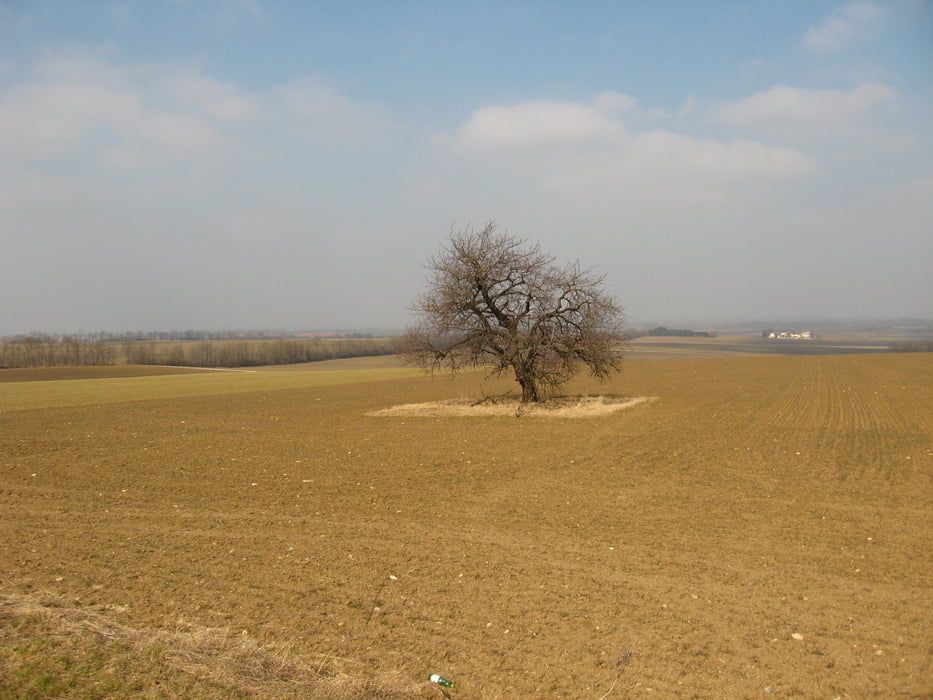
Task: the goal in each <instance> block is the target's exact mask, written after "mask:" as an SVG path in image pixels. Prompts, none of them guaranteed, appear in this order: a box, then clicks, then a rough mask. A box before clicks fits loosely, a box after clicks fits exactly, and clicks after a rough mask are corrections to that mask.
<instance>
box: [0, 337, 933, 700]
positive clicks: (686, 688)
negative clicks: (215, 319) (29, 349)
mask: <svg viewBox="0 0 933 700" xmlns="http://www.w3.org/2000/svg"><path fill="white" fill-rule="evenodd" d="M639 356H642V355H639V353H638V352H633V353H632V357H636V358H637V357H639ZM311 367H312V368H310V369H309V368H301V367H294V368H288V369H263V370H261V371H257V372H196V371H190V370H189V371H186V372H184V373H174V374H151V373H152V371H153V370H152V368H147V369H146V370H144V371H140V372H139V375H140V376H132V375H133V374H134V372H133V370H132V369H131V368H125V367H124V368H121V369H120V373H119V374H108V373H107V370H108V368H96V370H97V371H96V374H95V375H94V376H83V377H81V378H71V379H66V377H69V376H74V375H69V374H68V372H69V371H71V370H68V369H62V370H43V371H42V372H38V373H37V374H34V375H30V376H29V377H27V378H25V379H24V378H23V377H22V375H20V380H19V381H4V377H5V376H6V377H10V376H12V375H5V374H4V373H3V372H0V542H2V543H3V544H2V549H0V602H2V603H3V605H2V606H0V678H3V677H4V676H5V677H6V679H7V680H6V681H4V680H0V696H5V694H8V695H10V696H12V697H19V696H23V697H42V696H43V692H42V691H43V689H45V691H46V692H45V693H44V694H45V695H49V694H53V693H52V690H50V688H51V689H54V688H57V687H59V686H60V685H61V683H62V681H61V680H60V679H58V680H56V677H55V672H54V670H53V669H50V668H49V667H48V666H43V667H42V668H41V671H31V670H30V669H31V668H33V667H35V661H34V659H33V656H34V655H35V654H37V653H39V652H37V651H36V649H41V650H42V652H41V653H43V654H46V655H51V656H52V657H54V655H55V654H56V653H58V654H59V655H60V656H67V654H66V651H65V650H67V649H69V648H70V647H69V644H70V642H68V641H67V640H66V639H65V638H64V637H63V636H62V635H61V634H60V632H55V631H50V630H49V629H47V628H46V627H43V626H42V625H43V624H45V623H42V622H41V621H37V620H38V618H30V617H28V616H23V615H20V616H17V615H14V614H13V613H12V612H10V611H12V610H13V608H14V607H16V606H15V605H14V603H17V601H19V603H22V601H32V602H33V603H35V602H37V601H39V602H41V601H43V600H45V601H52V603H49V604H50V605H52V606H53V607H55V606H57V607H60V608H67V610H68V611H69V614H70V615H72V616H77V615H85V616H88V615H93V616H95V617H94V618H93V619H94V620H97V623H96V624H98V625H99V626H104V625H112V626H113V627H112V629H127V630H146V631H148V634H149V635H150V637H149V638H151V639H156V638H157V637H158V639H159V640H161V641H160V642H159V644H161V645H162V646H164V645H165V644H166V642H165V639H166V637H164V635H166V634H169V633H172V632H173V631H176V632H177V631H178V630H180V629H183V630H222V631H223V632H222V634H223V635H225V636H224V638H225V639H230V638H233V639H237V640H249V642H250V643H251V644H254V645H255V649H257V650H263V649H264V650H267V651H269V653H271V654H272V655H273V657H274V658H277V659H284V657H285V655H286V652H287V656H288V657H289V659H295V660H304V662H305V663H306V665H307V666H309V667H311V668H313V669H315V670H318V671H327V672H328V673H332V674H333V673H337V674H338V675H340V674H348V675H349V676H356V677H369V678H376V679H380V680H379V682H380V683H381V684H382V685H380V686H379V687H380V688H382V691H379V692H383V693H384V694H382V695H380V694H379V692H377V691H375V690H372V689H371V690H370V691H366V692H362V691H361V694H359V695H358V696H357V697H385V698H389V697H405V696H410V697H441V695H440V691H439V689H438V688H436V687H433V686H431V685H430V684H429V683H427V682H426V679H427V676H428V675H429V674H430V673H440V674H442V675H444V676H446V677H448V678H450V679H452V680H454V681H455V682H456V683H457V686H456V687H455V688H453V689H451V690H450V691H449V693H450V696H451V697H454V698H519V697H521V698H552V697H553V698H558V697H568V698H592V699H593V700H597V699H600V698H613V697H618V698H647V697H654V698H673V697H686V698H690V697H696V698H708V697H716V698H745V697H748V698H753V697H801V698H826V699H827V700H830V699H832V698H870V697H878V698H893V697H906V698H910V697H914V698H920V697H931V693H933V663H931V662H933V586H931V573H930V572H931V571H933V361H931V356H930V355H929V354H927V353H918V354H864V355H856V354H852V355H832V356H792V357H791V356H754V357H697V358H693V357H681V358H675V359H663V360H652V361H648V360H638V359H635V360H632V361H627V362H626V365H625V371H624V373H623V375H622V376H621V377H619V378H618V379H616V380H613V382H611V383H609V384H607V385H600V384H596V383H593V382H591V381H589V380H586V379H580V380H578V381H576V382H574V383H572V384H571V385H570V386H569V387H568V389H569V391H570V392H572V393H605V394H607V395H614V396H618V397H633V398H634V397H649V396H650V397H657V398H656V399H654V400H652V401H645V402H643V403H639V404H637V405H633V406H632V407H631V408H628V409H626V410H625V411H622V412H619V413H614V414H611V415H607V416H603V417H595V418H586V419H576V418H554V419H535V420H531V419H528V418H515V417H511V416H505V417H503V416H495V417H457V418H439V417H417V416H415V417H412V416H394V417H391V416H390V417H374V416H370V415H367V414H369V413H371V412H374V411H378V410H381V409H385V408H389V407H392V406H397V405H400V404H408V403H419V402H428V401H438V400H443V399H453V398H472V397H475V398H480V397H481V396H482V395H483V394H484V393H486V394H495V393H501V392H504V391H507V390H509V389H511V388H512V384H511V383H510V382H507V381H484V380H483V379H482V376H481V375H479V374H477V373H464V374H461V375H459V376H458V377H457V378H456V379H454V380H449V379H446V378H433V379H432V378H430V377H424V376H422V375H420V374H418V373H416V372H414V371H412V370H409V369H403V368H399V367H395V366H392V364H391V360H390V358H380V359H378V360H374V359H370V358H361V359H360V360H345V361H339V362H335V363H331V364H327V363H322V364H321V365H318V366H311ZM113 369H116V368H113ZM43 372H44V373H43ZM144 372H145V373H147V374H146V376H142V375H143V374H144ZM30 625H33V627H30ZM107 629H111V628H107ZM30 630H33V632H34V634H36V635H46V637H45V638H43V640H42V643H41V644H38V643H27V642H26V641H25V640H26V638H27V636H28V634H29V633H30ZM114 634H115V633H114ZM159 634H162V635H163V636H162V637H159V636H158V635H159ZM108 639H109V638H108ZM155 644H156V643H155V642H152V645H153V646H154V645H155ZM160 648H161V647H160ZM251 648H252V647H251ZM56 650H63V651H61V652H58V651H56ZM121 650H122V651H121ZM144 652H145V654H148V656H145V655H144V657H143V658H147V659H152V658H153V656H152V655H153V654H155V652H153V651H152V650H151V649H149V650H148V651H145V650H143V651H139V652H138V654H144ZM82 653H84V654H85V656H86V655H87V653H89V652H86V651H85V652H82ZM95 653H97V654H98V656H96V657H94V658H95V659H98V661H96V662H95V663H96V664H97V665H95V663H90V662H87V660H86V659H85V656H81V658H82V659H84V661H82V663H85V665H86V666H88V665H89V667H90V668H91V669H92V672H90V675H91V676H93V678H90V679H88V678H84V679H80V678H79V679H77V680H74V679H72V681H71V682H72V683H75V684H77V685H76V686H75V687H77V688H78V689H83V690H84V692H83V694H84V695H87V696H90V695H92V694H91V693H90V691H88V688H90V687H92V685H93V683H94V682H95V678H96V679H97V680H98V681H99V680H100V679H101V678H107V679H108V682H110V681H111V680H112V678H111V676H114V675H115V676H116V678H117V680H115V681H113V682H115V683H117V685H116V686H114V687H115V688H116V690H113V691H111V692H108V693H105V694H103V695H100V697H105V696H106V697H115V696H120V693H121V692H124V691H125V694H124V695H123V696H125V697H131V696H143V697H169V696H171V694H172V692H171V690H165V688H169V689H171V688H175V689H176V690H177V689H178V688H183V687H186V688H187V691H186V692H187V693H188V694H190V695H192V696H197V697H217V698H220V697H233V696H235V695H237V693H239V696H242V697H251V696H260V697H261V696H266V697H288V696H289V695H291V696H292V697H311V694H310V693H308V692H307V691H305V690H302V689H301V687H299V685H297V684H292V685H289V684H287V683H286V684H284V685H282V684H279V685H275V686H273V685H272V684H271V683H272V681H270V682H269V683H270V684H268V685H266V686H263V684H262V683H259V684H258V685H257V684H256V683H254V684H253V686H249V687H247V686H248V684H246V685H243V684H240V685H239V686H237V688H239V690H238V691H237V693H234V692H232V691H231V687H232V686H230V685H227V686H224V685H223V682H221V681H218V680H217V676H216V673H215V674H214V675H213V676H212V675H211V672H210V671H209V670H206V669H205V668H204V667H199V666H197V665H196V664H195V665H192V664H190V663H189V664H188V665H187V666H185V668H186V669H187V670H185V671H178V670H177V668H176V666H178V665H177V664H176V666H172V668H173V669H175V670H171V669H169V670H167V671H166V673H170V674H171V673H174V674H175V675H174V676H172V678H174V680H172V681H166V680H165V678H164V677H162V676H158V675H154V676H152V677H149V676H142V675H139V674H137V670H138V669H142V668H147V665H146V664H144V663H141V662H139V661H134V660H133V659H134V658H136V657H135V656H134V654H136V653H137V652H133V651H132V650H130V651H127V649H125V648H124V647H120V650H118V651H114V650H113V649H112V648H109V650H105V651H103V652H101V651H97V652H95ZM159 653H161V652H159ZM256 653H257V654H258V653H259V652H258V651H257V652H256ZM101 654H103V655H104V658H105V661H99V657H100V655H101ZM107 654H111V655H114V656H115V658H117V659H118V660H119V663H120V664H122V666H119V665H114V664H115V663H116V662H113V663H111V662H107V661H106V658H109V657H107ZM159 659H163V656H159ZM161 663H162V662H161V661H160V664H161ZM166 663H167V662H166ZM218 663H220V661H218ZM283 663H284V662H283ZM29 664H33V666H32V667H31V666H30V665H29ZM108 664H109V665H108ZM60 666H67V664H66V663H65V662H64V661H63V662H62V663H61V664H60ZM149 666H152V664H149ZM156 666H157V668H156V670H158V669H159V668H161V666H159V665H158V664H156ZM168 666H171V664H168V663H167V666H166V668H168ZM121 668H122V669H124V670H123V672H122V674H121V673H120V672H119V669H121ZM114 669H117V670H116V671H114ZM215 670H216V669H215ZM58 673H59V676H62V675H63V674H64V675H68V673H71V674H72V675H71V676H68V677H69V678H72V676H73V675H74V673H73V672H72V671H68V672H66V671H63V670H61V668H59V669H58ZM140 673H141V672H140ZM149 673H153V674H154V673H155V671H152V669H151V668H150V670H149ZM134 674H137V675H134ZM178 674H181V675H182V676H183V677H184V678H187V679H188V680H187V681H185V680H179V679H178ZM121 676H122V677H123V678H124V679H125V680H124V683H125V684H126V685H124V686H120V685H119V683H120V681H119V678H120V677H121ZM43 677H49V678H46V680H42V678H43ZM253 677H254V678H255V675H254V676H253ZM126 679H128V680H126ZM4 683H6V684H7V685H4ZM55 683H59V685H55ZM166 683H174V684H175V685H174V686H173V685H165V684H166ZM184 683H189V685H188V686H184ZM50 684H51V685H50ZM82 684H85V685H82ZM88 684H90V685H88ZM134 684H135V685H134ZM160 684H162V685H160ZM130 686H132V687H130ZM108 687H109V686H108ZM160 688H161V689H160ZM33 691H34V694H33V695H30V694H29V693H30V692H33ZM392 691H396V692H397V694H395V695H393V694H392ZM366 693H369V694H368V695H367V694H366Z"/></svg>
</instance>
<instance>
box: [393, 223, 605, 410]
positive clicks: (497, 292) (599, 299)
mask: <svg viewBox="0 0 933 700" xmlns="http://www.w3.org/2000/svg"><path fill="white" fill-rule="evenodd" d="M428 268H429V269H430V271H431V276H430V278H429V280H428V283H427V285H426V288H425V289H424V291H423V292H422V293H421V294H420V295H419V296H418V298H417V300H416V302H415V304H414V310H415V311H416V312H417V313H418V315H419V323H418V324H417V325H416V326H414V327H412V328H410V329H409V330H408V332H407V333H406V336H405V339H404V343H403V352H404V354H405V355H406V356H407V358H408V360H409V361H410V362H412V363H414V364H417V365H420V366H422V367H424V368H425V369H427V370H435V369H450V370H456V369H458V368H460V367H464V366H489V367H490V368H491V369H492V371H493V372H494V373H496V374H502V373H506V372H509V371H512V372H513V373H514V375H515V380H516V381H517V382H518V384H519V385H520V386H521V388H522V401H523V402H529V401H539V400H541V398H542V397H543V395H544V394H545V393H551V392H553V391H554V390H556V389H557V388H558V387H559V386H561V385H562V384H563V383H564V382H566V381H567V380H568V379H569V378H570V377H571V376H573V375H574V373H575V372H576V371H577V370H578V369H580V368H581V366H586V367H587V368H588V369H589V370H590V372H591V373H592V374H593V375H594V376H596V377H599V378H600V379H607V378H608V377H609V376H611V375H612V374H613V373H614V372H617V371H619V370H620V369H621V360H622V323H623V314H622V308H621V307H620V306H619V304H618V303H617V302H616V300H615V299H614V298H613V297H612V296H611V295H609V294H607V293H606V292H605V291H604V290H603V281H604V277H603V276H600V275H596V274H594V273H592V272H591V271H590V270H587V269H584V268H581V267H580V265H579V263H577V262H573V263H569V264H567V265H564V266H562V267H561V266H558V265H556V264H555V259H554V258H553V257H552V256H550V255H547V254H545V253H543V252H542V251H541V249H540V247H539V246H538V245H537V244H531V243H529V242H528V241H527V240H525V239H521V238H516V237H514V236H511V235H509V234H508V233H506V232H504V231H500V229H499V227H498V225H497V224H496V223H495V222H494V221H490V222H489V223H488V224H486V226H485V227H484V228H483V229H481V230H474V229H472V228H467V229H464V230H461V231H452V232H451V234H450V238H449V241H448V242H447V243H446V244H445V245H444V246H443V247H442V249H441V251H440V252H439V253H437V254H436V255H434V256H433V257H432V258H431V259H430V261H429V265H428Z"/></svg>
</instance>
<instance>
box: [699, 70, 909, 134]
mask: <svg viewBox="0 0 933 700" xmlns="http://www.w3.org/2000/svg"><path fill="white" fill-rule="evenodd" d="M898 101H899V95H898V93H897V91H895V90H894V89H892V88H889V87H887V86H886V85H881V84H878V83H863V84H861V85H859V86H857V87H855V88H853V89H851V90H813V89H806V88H796V87H791V86H789V85H776V86H775V87H773V88H771V89H770V90H768V91H767V92H759V93H757V94H755V95H752V96H751V97H747V98H745V99H744V100H739V101H738V102H733V103H727V104H721V105H718V106H716V107H714V108H713V110H712V111H713V114H714V116H715V117H716V118H718V119H719V120H720V121H723V122H725V123H727V124H732V125H734V126H739V127H742V128H744V129H748V130H749V131H753V132H760V133H763V134H767V135H769V136H780V137H785V138H789V139H790V140H793V141H824V140H834V139H837V138H840V137H852V136H857V135H861V134H863V133H864V130H865V126H864V125H865V124H867V123H868V122H869V121H870V118H871V117H873V116H875V115H877V114H879V113H881V112H882V111H883V110H890V109H892V108H896V106H897V103H898Z"/></svg>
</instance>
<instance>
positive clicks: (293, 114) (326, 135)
mask: <svg viewBox="0 0 933 700" xmlns="http://www.w3.org/2000/svg"><path fill="white" fill-rule="evenodd" d="M269 102H270V104H269V111H270V113H272V114H274V116H275V118H277V119H281V120H283V121H284V123H285V124H286V125H287V127H288V128H290V129H291V130H292V131H293V132H295V133H296V134H297V135H298V136H299V137H301V138H302V139H303V140H306V141H314V142H319V143H328V144H334V143H338V144H340V145H343V146H348V145H350V146H352V145H359V144H360V143H361V142H362V141H365V140H368V139H369V138H370V137H372V136H373V135H374V134H377V133H379V132H381V131H383V130H384V129H386V128H387V127H388V124H387V123H386V122H385V121H384V120H383V119H381V118H380V117H379V115H377V113H376V112H375V111H374V110H373V109H372V108H371V107H369V106H367V105H365V104H363V103H361V102H357V101H355V100H353V99H351V98H349V97H346V96H345V95H342V94H340V93H339V92H337V91H336V90H334V89H333V88H332V87H330V86H329V85H327V84H326V83H325V82H324V81H322V80H320V79H318V78H316V77H313V76H309V77H304V78H299V79H295V80H292V81H290V82H288V83H286V84H285V85H281V86H278V87H276V88H274V89H273V90H272V91H270V94H269Z"/></svg>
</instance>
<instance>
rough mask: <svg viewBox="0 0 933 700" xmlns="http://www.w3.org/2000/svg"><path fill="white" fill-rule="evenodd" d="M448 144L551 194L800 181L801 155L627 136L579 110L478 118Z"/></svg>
mask: <svg viewBox="0 0 933 700" xmlns="http://www.w3.org/2000/svg"><path fill="white" fill-rule="evenodd" d="M454 143H455V144H456V145H458V146H459V147H460V149H461V150H463V151H466V152H478V153H481V154H482V155H483V156H484V157H485V158H486V159H487V160H488V161H492V162H493V163H498V164H499V165H500V166H501V167H503V168H507V169H510V170H511V171H516V170H517V171H523V172H525V173H527V175H528V176H529V177H531V178H534V179H535V180H536V181H537V182H538V184H539V186H541V187H543V188H544V189H547V190H549V191H560V192H564V193H580V192H584V191H590V192H596V191H599V192H605V191H612V190H614V189H617V188H619V187H620V186H622V185H624V186H625V187H626V188H632V187H634V188H635V189H637V190H641V191H643V190H645V187H646V183H648V184H647V186H649V187H655V186H657V187H659V188H661V189H664V188H666V187H668V186H672V184H673V183H677V185H678V187H680V186H682V185H683V184H684V183H685V182H686V183H692V185H693V186H694V187H696V188H701V189H706V188H708V187H709V186H713V187H717V186H720V185H722V186H724V187H725V186H726V183H731V185H733V186H734V185H735V184H737V183H739V184H747V183H749V182H754V181H758V180H773V179H786V178H792V179H793V178H798V177H806V176H808V175H810V174H812V173H813V172H815V170H816V169H817V166H816V163H815V162H814V161H813V160H812V159H811V158H810V157H809V156H807V155H805V154H803V153H801V152H799V151H796V150H794V149H790V148H778V147H773V146H766V145H764V144H761V143H757V142H754V141H748V140H733V141H730V142H721V141H718V140H716V139H711V138H697V137H694V136H688V135H685V134H678V133H675V132H671V131H667V130H661V129H655V130H650V131H644V132H638V133H631V132H629V131H628V130H627V129H626V128H625V125H624V124H623V123H622V122H621V121H620V120H618V119H614V118H612V117H611V116H610V115H607V114H606V113H604V112H601V111H600V110H598V109H596V108H594V107H590V106H588V105H585V104H576V103H555V102H529V103H524V104H519V105H514V106H510V107H500V106H490V107H483V108H480V109H478V110H476V111H475V112H474V113H473V115H472V116H471V117H470V119H469V120H468V121H467V122H466V123H465V124H464V125H463V126H462V127H461V128H460V130H459V132H458V133H457V135H456V138H455V139H454Z"/></svg>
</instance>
